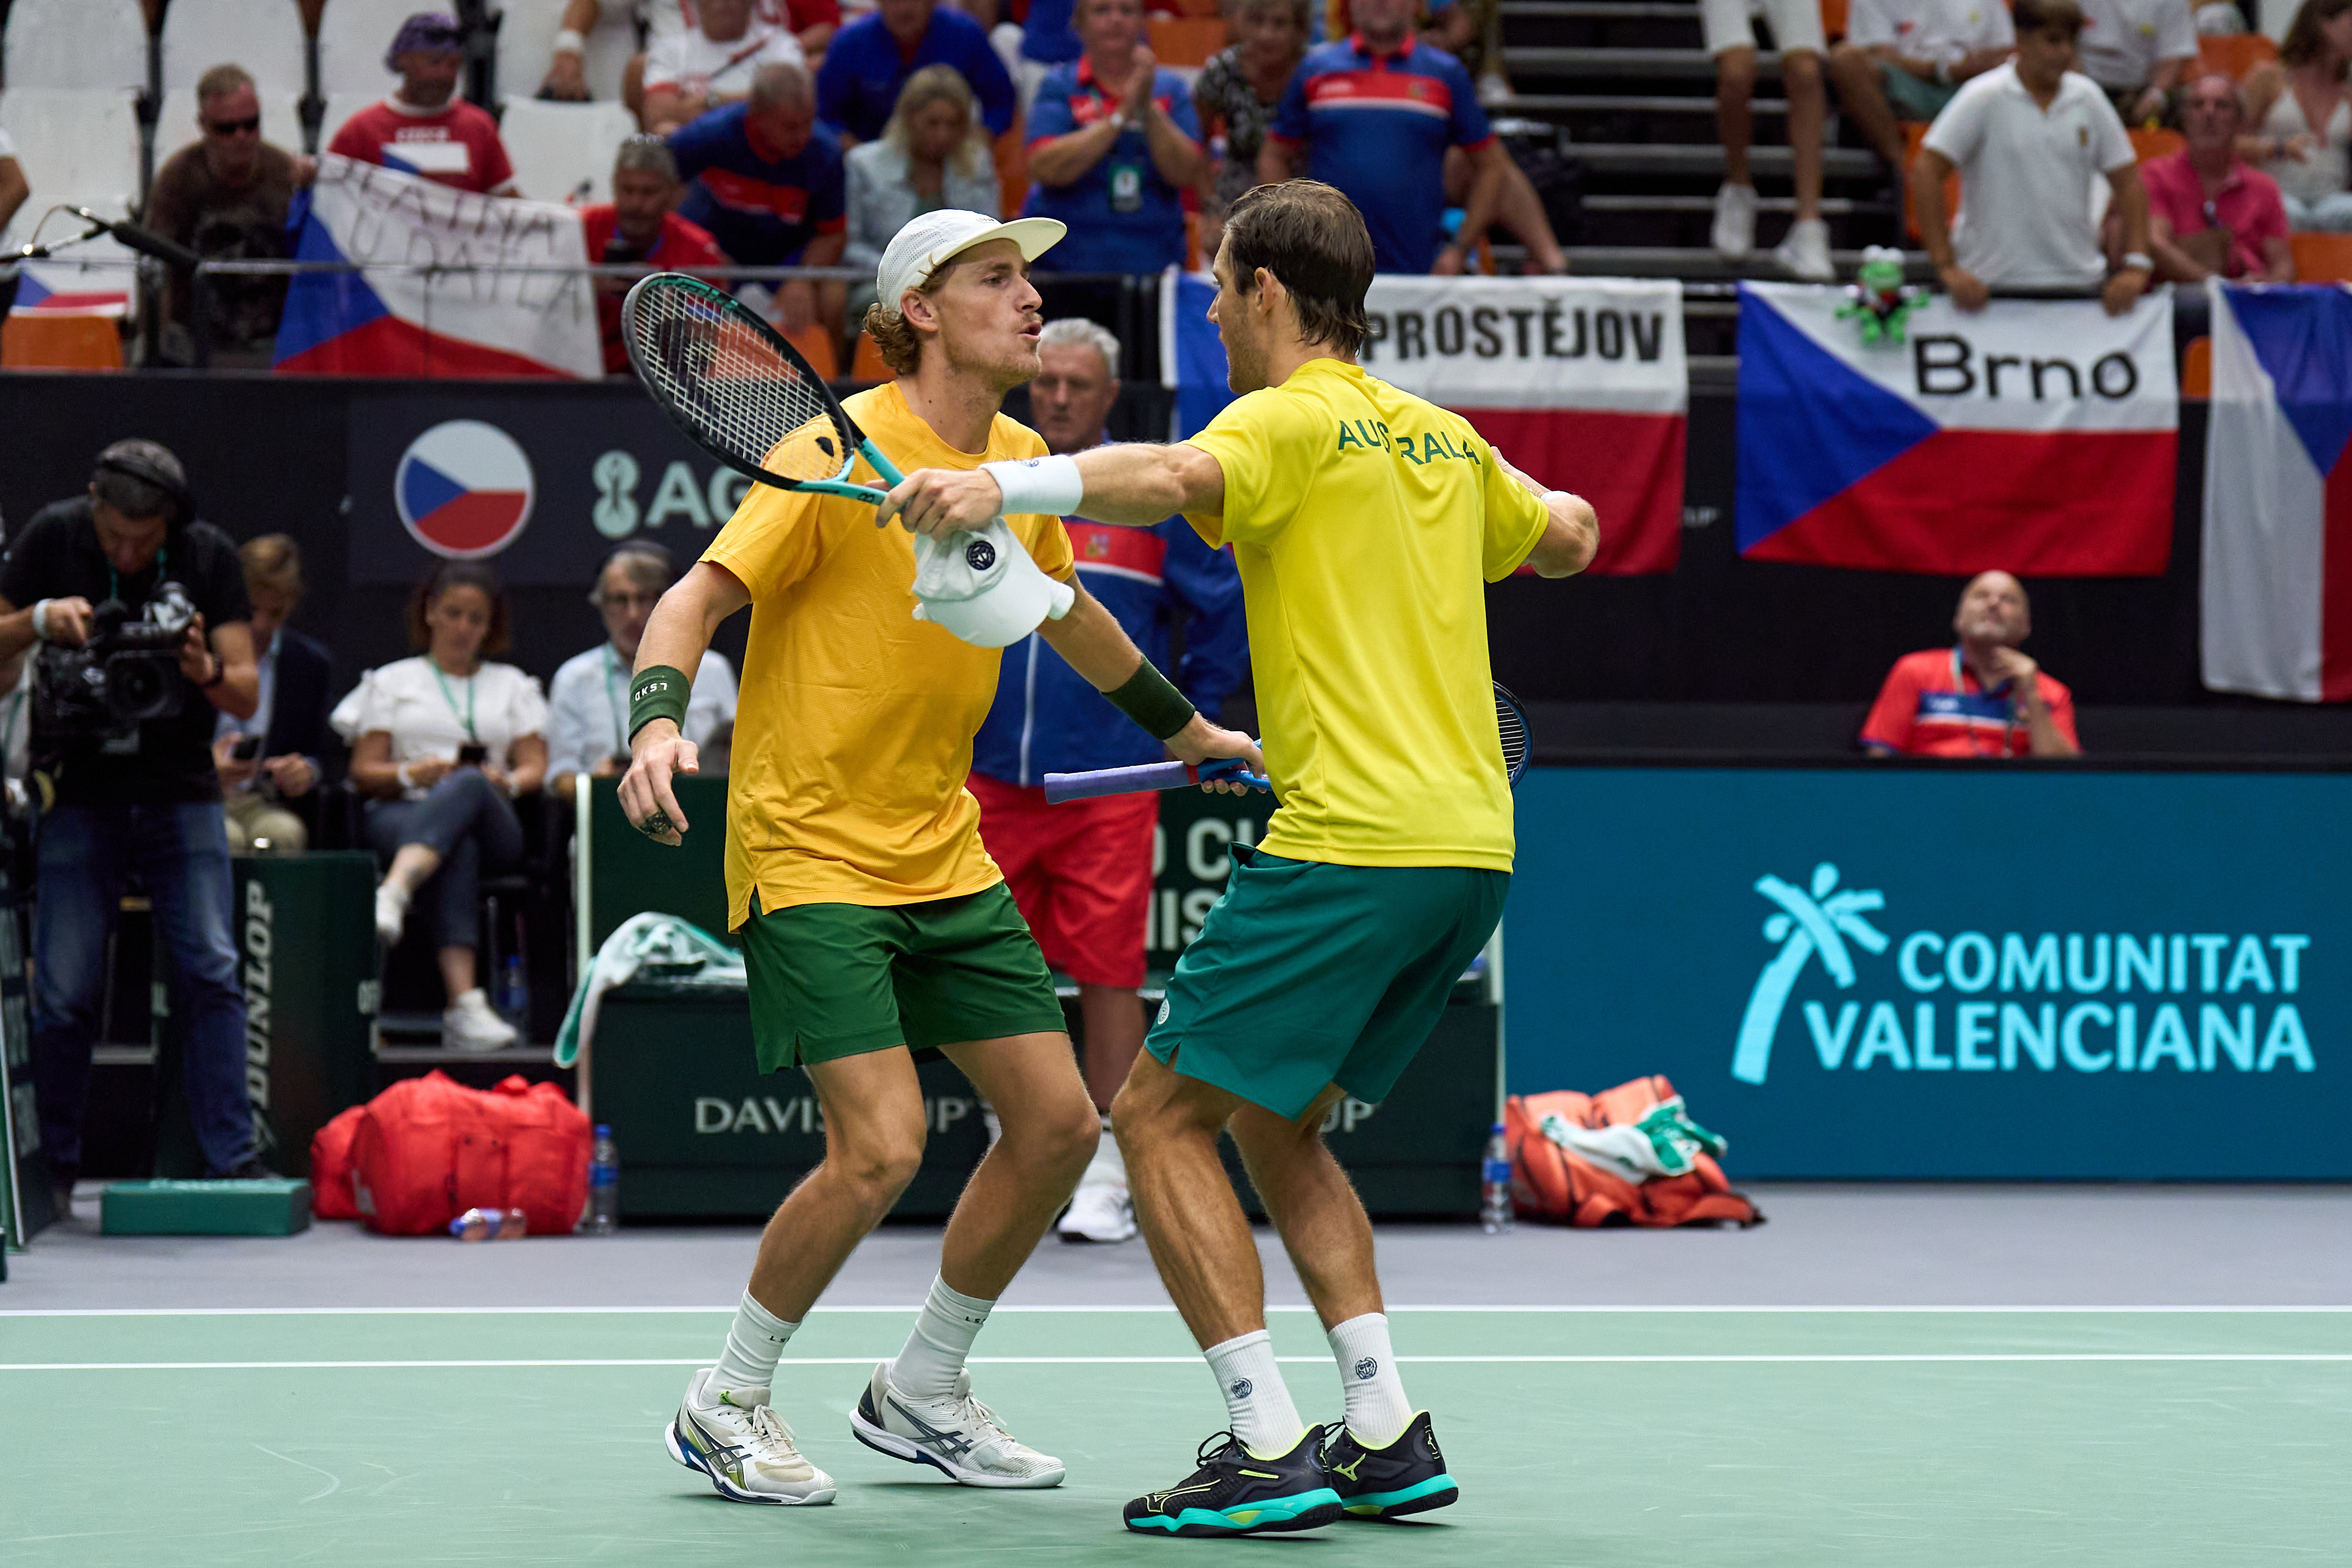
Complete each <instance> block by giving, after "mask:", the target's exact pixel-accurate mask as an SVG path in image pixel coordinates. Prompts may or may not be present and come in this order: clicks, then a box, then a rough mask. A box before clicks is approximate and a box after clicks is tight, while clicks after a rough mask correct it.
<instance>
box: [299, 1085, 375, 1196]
mask: <svg viewBox="0 0 2352 1568" xmlns="http://www.w3.org/2000/svg"><path fill="white" fill-rule="evenodd" d="M366 1115H367V1107H366V1106H364V1105H354V1106H352V1108H351V1109H350V1110H344V1111H342V1112H341V1113H340V1114H338V1115H337V1116H336V1117H335V1119H334V1120H333V1121H330V1122H328V1123H327V1124H326V1125H325V1126H324V1127H321V1128H320V1129H319V1131H317V1132H316V1133H314V1134H313V1135H312V1136H311V1139H310V1215H311V1217H312V1218H314V1219H357V1218H359V1217H360V1205H359V1204H358V1202H357V1201H356V1200H355V1199H353V1197H352V1140H353V1139H355V1138H357V1137H358V1136H359V1135H360V1122H361V1121H362V1120H363V1119H364V1118H365V1117H366Z"/></svg>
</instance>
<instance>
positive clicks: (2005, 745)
mask: <svg viewBox="0 0 2352 1568" xmlns="http://www.w3.org/2000/svg"><path fill="white" fill-rule="evenodd" d="M1960 671H1961V665H1960V650H1959V649H1958V647H1955V648H1953V649H1952V690H1953V691H1954V692H1955V693H1957V694H1958V695H1960V696H1966V695H1967V694H1968V689H1969V688H1968V682H1967V680H1966V679H1965V678H1964V677H1963V676H1962V675H1961V673H1960ZM2010 684H2011V686H2012V687H2014V686H2015V684H2016V683H2015V682H2014V681H2012V682H2011V683H2010ZM1977 686H1978V689H1980V690H1981V691H1983V692H1984V694H1985V695H1986V696H1987V697H1990V696H1991V695H1992V688H1991V687H1990V686H1987V685H1985V683H1984V682H1983V681H1981V680H1979V681H1978V682H1977ZM1967 729H1968V731H1969V755H1970V756H1972V757H1981V756H1985V755H1987V754H1988V753H1987V752H1984V751H1983V750H1982V749H1980V748H1979V746H1978V745H1977V731H1976V726H1975V725H1973V724H1970V725H1969V726H1967ZM2016 733H2017V698H2016V695H2015V694H2014V692H2013V691H2012V693H2011V697H2010V700H2009V719H2008V721H2007V722H2005V723H2004V724H2002V725H2001V730H2000V751H1998V752H1991V753H1990V755H1992V756H1996V757H2005V756H2008V755H2009V754H2010V742H2011V739H2012V738H2014V736H2015V735H2016Z"/></svg>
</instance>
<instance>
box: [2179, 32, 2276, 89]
mask: <svg viewBox="0 0 2352 1568" xmlns="http://www.w3.org/2000/svg"><path fill="white" fill-rule="evenodd" d="M2276 58H2279V51H2278V46H2277V45H2276V44H2274V43H2273V42H2271V40H2270V39H2268V38H2266V37H2263V35H2262V34H2260V33H2208V34H2206V35H2204V36H2203V37H2200V38H2199V39H2198V40H2197V63H2198V65H2199V67H2200V68H2202V69H2205V70H2209V71H2226V72H2228V73H2229V74H2230V75H2231V76H2232V77H2234V78H2236V79H2238V80H2240V81H2243V80H2245V79H2246V73H2247V72H2249V71H2251V70H2252V69H2253V68H2255V67H2256V66H2258V65H2263V64H2265V63H2267V62H2268V61H2271V60H2274V59H2276Z"/></svg>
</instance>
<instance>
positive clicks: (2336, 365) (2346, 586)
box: [2203, 279, 2352, 702]
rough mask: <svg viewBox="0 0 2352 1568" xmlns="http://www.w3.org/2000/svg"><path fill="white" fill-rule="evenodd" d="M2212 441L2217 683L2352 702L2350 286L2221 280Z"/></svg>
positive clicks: (2210, 673)
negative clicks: (2254, 284)
mask: <svg viewBox="0 0 2352 1568" xmlns="http://www.w3.org/2000/svg"><path fill="white" fill-rule="evenodd" d="M2208 289H2209V291H2210V298H2211V300H2212V304H2213V403H2212V413H2211V424H2210V426H2208V429H2209V434H2208V436H2207V438H2206V442H2205V542H2204V567H2205V571H2204V584H2203V594H2204V626H2203V641H2204V647H2203V653H2204V664H2205V684H2206V685H2207V686H2209V687H2210V688H2212V689H2214V690H2216V691H2243V692H2249V693H2251V694H2252V695H2254V696H2257V697H2285V698H2294V699H2298V700H2302V701H2305V702H2318V701H2323V700H2324V701H2328V702H2342V701H2345V700H2347V699H2352V460H2347V446H2352V293H2347V291H2346V290H2345V289H2342V288H2339V287H2336V286H2334V285H2321V284H2311V285H2306V286H2304V287H2301V288H2278V287H2275V286H2272V287H2264V288H2261V289H2249V288H2244V287H2241V286H2234V285H2230V284H2225V283H2223V282H2221V280H2220V279H2214V280H2213V281H2212V282H2211V283H2210V284H2209V285H2208Z"/></svg>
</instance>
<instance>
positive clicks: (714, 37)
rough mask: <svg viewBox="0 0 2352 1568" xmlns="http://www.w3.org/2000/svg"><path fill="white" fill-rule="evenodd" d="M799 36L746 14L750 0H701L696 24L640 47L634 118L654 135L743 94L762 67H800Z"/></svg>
mask: <svg viewBox="0 0 2352 1568" xmlns="http://www.w3.org/2000/svg"><path fill="white" fill-rule="evenodd" d="M807 63H808V57H807V56H806V55H804V54H803V53H802V52H801V45H800V40H799V39H798V38H795V37H793V36H792V34H790V33H789V32H787V31H785V30H784V29H783V28H782V27H775V26H769V25H768V24H767V23H765V22H762V21H761V20H759V19H758V18H757V17H755V16H752V15H751V0H702V10H701V14H700V16H699V18H698V25H697V26H692V27H688V28H685V29H682V30H681V31H678V32H676V33H672V34H671V35H669V36H668V37H663V38H656V39H655V40H654V42H653V47H651V48H649V49H647V50H646V96H645V103H644V107H643V108H642V109H641V110H639V111H638V118H639V120H640V121H642V122H643V123H644V125H645V128H646V130H647V131H649V132H652V133H653V134H655V135H656V136H662V135H667V133H668V132H672V131H674V130H676V129H677V127H679V126H681V125H683V124H685V123H686V122H687V121H689V120H692V119H694V118H695V117H697V116H698V115H702V114H708V113H709V111H710V110H714V109H717V108H719V107H720V106H721V105H724V104H729V103H732V102H734V101H735V100H737V99H740V98H748V97H749V96H751V79H752V78H754V77H756V76H758V75H759V74H760V69H761V67H762V66H778V65H781V66H805V65H807Z"/></svg>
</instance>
